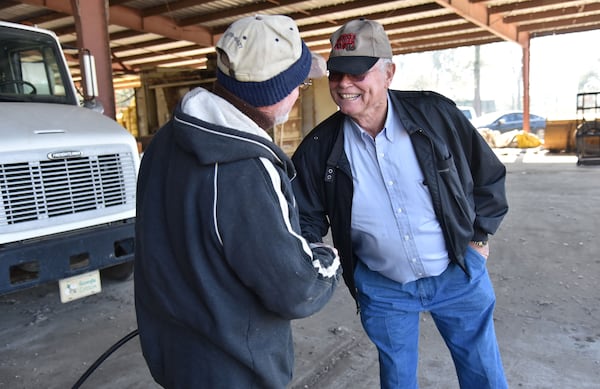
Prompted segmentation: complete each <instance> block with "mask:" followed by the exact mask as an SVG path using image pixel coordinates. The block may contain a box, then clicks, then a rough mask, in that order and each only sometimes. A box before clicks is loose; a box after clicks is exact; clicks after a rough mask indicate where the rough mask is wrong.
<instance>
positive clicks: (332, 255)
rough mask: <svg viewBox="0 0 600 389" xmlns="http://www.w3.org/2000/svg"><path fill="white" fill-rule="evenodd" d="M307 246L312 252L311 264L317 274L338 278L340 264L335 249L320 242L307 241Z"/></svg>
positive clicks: (340, 268) (340, 269)
mask: <svg viewBox="0 0 600 389" xmlns="http://www.w3.org/2000/svg"><path fill="white" fill-rule="evenodd" d="M309 246H310V249H311V250H312V254H313V261H312V264H313V266H314V267H315V269H317V272H318V273H319V275H320V276H321V277H323V278H331V277H335V279H338V277H339V276H340V274H341V273H342V266H341V265H340V257H339V256H338V252H337V249H336V248H335V247H332V246H329V245H327V244H325V243H321V242H315V243H309Z"/></svg>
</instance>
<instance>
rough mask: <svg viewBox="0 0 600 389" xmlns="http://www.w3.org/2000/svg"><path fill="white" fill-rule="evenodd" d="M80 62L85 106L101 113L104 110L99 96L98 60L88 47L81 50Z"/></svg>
mask: <svg viewBox="0 0 600 389" xmlns="http://www.w3.org/2000/svg"><path fill="white" fill-rule="evenodd" d="M79 64H80V66H81V83H82V87H83V106H84V107H86V108H90V109H93V110H94V111H98V112H100V113H103V112H104V107H103V106H102V103H101V102H100V101H98V100H97V99H96V97H98V79H97V77H96V61H95V60H94V56H93V55H92V53H90V51H89V50H88V49H82V50H81V52H80V58H79Z"/></svg>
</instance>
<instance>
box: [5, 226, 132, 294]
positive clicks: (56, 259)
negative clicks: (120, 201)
mask: <svg viewBox="0 0 600 389" xmlns="http://www.w3.org/2000/svg"><path fill="white" fill-rule="evenodd" d="M134 227H135V219H128V220H126V221H122V222H118V223H111V224H107V225H102V226H97V227H92V228H87V229H84V230H79V231H76V232H70V233H64V234H57V235H51V236H48V237H45V238H43V239H31V240H28V241H25V242H19V243H11V244H5V245H2V246H0V295H2V294H6V293H10V292H14V291H17V290H21V289H26V288H30V287H33V286H36V285H40V284H43V283H47V282H51V281H57V280H60V279H62V278H66V277H71V276H74V275H77V274H81V273H85V272H89V271H92V270H96V269H103V268H106V267H110V266H114V265H119V264H122V263H125V262H128V261H132V260H133V257H134V241H135V228H134Z"/></svg>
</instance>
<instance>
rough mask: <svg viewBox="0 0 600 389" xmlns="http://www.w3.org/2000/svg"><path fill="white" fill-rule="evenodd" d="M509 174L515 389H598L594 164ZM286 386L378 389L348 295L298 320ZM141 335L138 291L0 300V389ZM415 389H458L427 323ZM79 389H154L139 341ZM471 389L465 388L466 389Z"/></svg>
mask: <svg viewBox="0 0 600 389" xmlns="http://www.w3.org/2000/svg"><path fill="white" fill-rule="evenodd" d="M497 153H498V154H499V155H500V156H501V158H502V160H503V161H505V163H506V166H507V168H508V178H507V188H508V194H509V201H510V203H509V204H510V212H509V214H508V216H507V217H506V219H505V221H504V223H503V224H502V226H501V228H500V231H499V232H498V233H497V234H496V235H495V236H494V237H492V240H491V255H490V258H489V260H488V269H489V271H490V274H491V277H492V281H493V283H494V286H495V290H496V295H497V307H496V314H495V320H496V331H497V334H498V339H499V343H500V348H501V352H502V357H503V361H504V365H505V370H506V374H507V377H508V381H509V384H510V387H511V388H536V389H542V388H543V389H546V388H547V389H550V388H552V389H555V388H561V389H565V388H577V389H586V388H598V387H599V385H600V383H599V382H600V292H599V290H598V283H599V281H600V255H599V251H600V250H599V248H600V220H599V219H600V166H576V164H575V162H576V158H575V157H574V156H570V155H551V154H546V153H545V152H544V151H540V150H533V149H530V150H528V151H527V152H523V151H521V150H515V149H498V150H497ZM293 325H294V339H295V343H296V368H295V378H294V381H293V382H292V384H291V387H292V388H294V389H296V388H298V389H304V388H327V389H342V388H344V389H365V388H377V387H378V377H377V375H378V370H377V356H376V352H375V350H374V348H373V346H372V345H371V344H370V343H369V341H368V339H367V338H366V337H365V335H364V333H363V331H362V329H361V327H360V322H359V319H358V316H357V315H356V312H355V308H354V304H353V301H352V300H351V299H350V297H349V295H348V293H347V291H346V288H345V286H342V287H340V288H339V289H338V291H337V292H336V294H335V296H334V298H333V299H332V301H331V302H330V303H329V304H328V305H327V306H326V307H325V309H323V310H322V311H321V312H319V313H318V314H316V315H314V316H312V317H310V318H306V319H303V320H297V321H295V322H294V324H293ZM136 327H137V324H136V321H135V312H134V305H133V283H132V281H126V282H109V281H103V290H102V292H101V293H100V294H97V295H94V296H90V297H87V298H85V299H82V300H78V301H74V302H70V303H67V304H61V303H60V301H59V295H58V287H57V285H55V284H50V285H45V286H42V287H38V288H34V289H30V290H27V291H23V292H19V293H13V294H9V295H5V296H0V389H3V388H7V389H8V388H10V389H13V388H70V387H72V386H73V384H74V383H75V382H76V381H77V380H78V379H79V377H80V376H81V375H82V374H83V373H84V372H85V370H86V369H87V368H88V367H89V366H90V365H91V364H92V363H93V362H94V361H95V360H96V358H98V357H99V356H100V355H101V354H102V353H103V352H105V351H106V350H107V349H108V348H109V347H110V346H111V345H113V344H114V343H115V342H117V341H118V340H119V339H121V338H122V337H124V336H125V335H126V334H128V333H129V332H131V331H132V330H134V329H135V328H136ZM420 349H421V353H420V365H419V366H420V367H419V381H420V385H421V387H422V388H428V389H453V388H458V384H457V380H456V377H455V374H454V369H453V365H452V362H451V359H450V356H449V354H448V351H447V349H446V347H445V346H444V344H443V342H442V340H441V338H440V337H439V335H438V333H437V331H436V330H435V328H434V326H433V323H432V321H431V319H430V317H429V316H428V315H427V314H425V315H423V317H422V326H421V334H420ZM82 388H111V389H112V388H158V386H157V385H156V384H154V382H153V380H152V378H151V377H150V374H149V373H148V370H147V368H146V366H145V364H144V361H143V358H142V356H141V353H140V348H139V343H138V340H137V337H136V338H134V339H132V340H131V341H129V342H127V343H126V344H125V345H124V346H122V347H121V348H119V349H118V350H117V351H116V352H115V353H114V354H112V355H111V356H110V357H109V358H108V359H107V360H106V361H105V362H104V363H103V364H102V365H101V366H100V367H99V368H98V370H96V371H95V372H94V373H93V374H92V375H91V376H90V377H89V378H88V380H87V381H86V382H85V383H84V385H82ZM469 389H470V388H469Z"/></svg>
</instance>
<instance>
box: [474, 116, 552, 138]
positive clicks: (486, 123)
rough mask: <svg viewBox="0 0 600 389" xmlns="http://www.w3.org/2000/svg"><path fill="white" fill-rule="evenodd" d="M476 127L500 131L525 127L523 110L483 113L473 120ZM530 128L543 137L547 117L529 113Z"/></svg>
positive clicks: (532, 131)
mask: <svg viewBox="0 0 600 389" xmlns="http://www.w3.org/2000/svg"><path fill="white" fill-rule="evenodd" d="M472 122H473V125H474V126H475V128H488V129H490V130H497V131H500V132H508V131H512V130H522V129H523V112H521V111H502V112H492V113H486V114H484V115H481V116H479V117H477V118H475V119H473V120H472ZM529 128H530V132H531V133H532V134H535V135H538V136H539V137H543V134H544V129H545V128H546V119H545V118H544V117H542V116H539V115H533V114H529Z"/></svg>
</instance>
